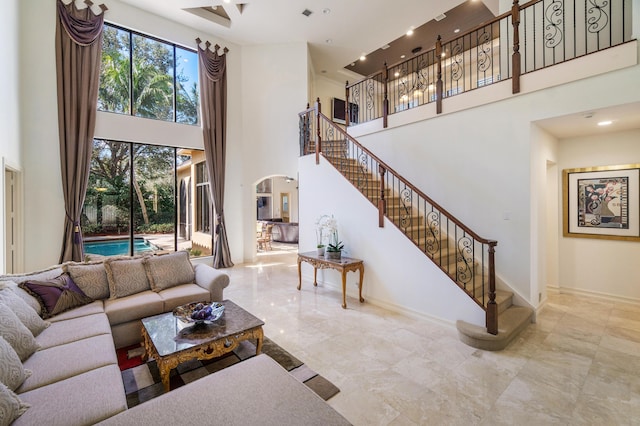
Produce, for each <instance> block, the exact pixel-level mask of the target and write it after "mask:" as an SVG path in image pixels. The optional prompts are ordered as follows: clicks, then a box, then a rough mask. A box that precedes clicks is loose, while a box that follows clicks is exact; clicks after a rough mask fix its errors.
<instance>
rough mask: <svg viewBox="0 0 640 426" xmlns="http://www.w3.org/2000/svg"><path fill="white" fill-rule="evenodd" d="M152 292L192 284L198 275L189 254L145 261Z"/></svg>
mask: <svg viewBox="0 0 640 426" xmlns="http://www.w3.org/2000/svg"><path fill="white" fill-rule="evenodd" d="M143 263H144V265H145V269H146V272H147V277H149V284H150V285H151V290H153V291H156V292H157V291H160V290H164V289H166V288H170V287H175V286H177V285H180V284H187V283H192V282H193V281H194V280H195V278H196V274H195V272H194V270H193V265H192V264H191V261H190V260H189V253H188V252H186V251H177V252H175V253H168V254H163V255H160V256H149V257H147V258H145V259H143Z"/></svg>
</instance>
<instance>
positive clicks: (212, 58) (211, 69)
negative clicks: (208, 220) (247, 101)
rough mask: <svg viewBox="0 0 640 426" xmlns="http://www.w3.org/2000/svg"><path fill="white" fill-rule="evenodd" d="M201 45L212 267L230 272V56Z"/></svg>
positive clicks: (218, 47)
mask: <svg viewBox="0 0 640 426" xmlns="http://www.w3.org/2000/svg"><path fill="white" fill-rule="evenodd" d="M196 42H197V43H198V64H199V67H198V68H199V74H200V105H201V109H202V130H203V134H204V152H205V157H206V158H207V170H208V171H209V188H210V190H211V198H212V200H213V205H214V207H215V212H216V228H215V233H216V236H215V238H214V242H213V244H214V249H213V267H214V268H229V267H231V266H233V262H232V261H231V253H230V252H229V241H228V239H227V230H226V227H225V222H224V175H225V155H226V130H227V55H226V54H227V52H228V51H229V50H228V49H227V48H226V47H225V48H224V54H223V55H219V54H218V50H220V46H218V45H215V46H214V50H210V49H209V47H210V46H211V43H209V42H207V43H206V48H205V49H202V48H200V43H201V40H200V39H196Z"/></svg>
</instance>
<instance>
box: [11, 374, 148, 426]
mask: <svg viewBox="0 0 640 426" xmlns="http://www.w3.org/2000/svg"><path fill="white" fill-rule="evenodd" d="M20 399H21V400H22V401H23V402H25V403H27V404H31V406H32V407H38V409H37V410H35V409H29V410H27V411H26V413H24V414H23V415H22V416H20V417H19V418H18V419H17V420H16V421H15V422H14V423H13V425H12V426H20V425H29V426H31V425H47V426H57V425H60V426H74V425H92V424H95V423H98V422H100V421H101V420H104V419H106V418H108V417H111V416H113V415H115V414H117V413H119V412H121V411H124V410H126V409H127V400H126V397H125V393H124V386H123V384H122V375H121V373H120V369H119V368H118V366H117V365H107V366H105V367H100V368H97V369H95V370H91V371H87V372H86V373H83V374H79V375H77V376H73V377H70V378H68V379H66V380H62V381H59V382H55V383H52V384H50V385H47V386H43V387H41V388H37V389H34V390H31V391H28V392H24V393H21V394H20ZM147 424H148V423H147Z"/></svg>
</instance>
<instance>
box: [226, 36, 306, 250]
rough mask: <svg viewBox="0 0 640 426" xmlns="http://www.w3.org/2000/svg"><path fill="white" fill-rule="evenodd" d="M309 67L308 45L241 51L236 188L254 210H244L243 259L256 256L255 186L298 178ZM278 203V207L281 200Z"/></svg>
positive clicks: (268, 46)
mask: <svg viewBox="0 0 640 426" xmlns="http://www.w3.org/2000/svg"><path fill="white" fill-rule="evenodd" d="M307 67H308V60H307V45H306V43H291V44H279V45H258V46H245V47H243V49H242V77H241V80H242V99H243V103H242V121H243V139H244V141H245V144H244V147H243V148H244V149H243V151H242V152H241V153H239V154H240V155H241V156H242V157H241V158H242V173H243V181H244V182H245V184H244V186H243V187H239V188H237V190H238V193H240V194H242V197H243V200H244V205H245V206H252V208H245V209H244V212H243V216H242V219H243V228H242V229H243V230H244V239H243V243H244V255H243V259H244V260H251V259H253V258H255V221H256V212H255V184H256V183H257V182H259V181H261V180H262V179H263V178H264V177H268V176H275V175H285V176H291V177H296V176H297V170H298V155H299V152H300V151H299V143H298V113H299V112H300V111H302V110H303V109H304V108H305V107H306V103H307V93H308V91H307V90H308V85H309V82H308V75H309V73H308V69H307ZM238 158H240V157H238ZM274 196H275V194H274ZM278 196H279V195H278ZM274 202H278V203H279V198H278V200H275V198H274ZM227 211H229V210H228V209H227ZM249 231H251V232H249Z"/></svg>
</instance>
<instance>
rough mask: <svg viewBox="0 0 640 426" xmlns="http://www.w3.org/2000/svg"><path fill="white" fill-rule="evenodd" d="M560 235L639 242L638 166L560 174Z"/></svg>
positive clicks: (639, 171)
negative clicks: (561, 208)
mask: <svg viewBox="0 0 640 426" xmlns="http://www.w3.org/2000/svg"><path fill="white" fill-rule="evenodd" d="M562 182H563V183H562V187H563V191H562V192H563V204H564V206H563V216H564V217H563V235H564V236H565V237H577V238H604V239H611V240H630V241H640V164H629V165H621V166H603V167H587V168H580V169H565V170H563V171H562Z"/></svg>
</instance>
